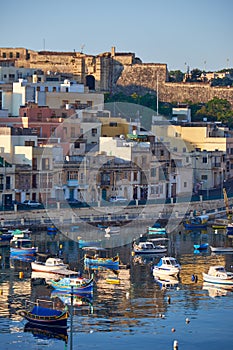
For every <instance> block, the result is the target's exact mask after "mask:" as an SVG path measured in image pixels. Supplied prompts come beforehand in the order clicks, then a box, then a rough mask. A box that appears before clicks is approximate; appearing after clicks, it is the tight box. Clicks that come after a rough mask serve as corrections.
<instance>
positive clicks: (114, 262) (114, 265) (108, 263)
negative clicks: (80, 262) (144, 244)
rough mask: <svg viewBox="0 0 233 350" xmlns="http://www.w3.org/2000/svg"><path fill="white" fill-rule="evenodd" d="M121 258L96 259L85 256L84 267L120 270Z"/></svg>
mask: <svg viewBox="0 0 233 350" xmlns="http://www.w3.org/2000/svg"><path fill="white" fill-rule="evenodd" d="M119 260H120V259H119V256H118V255H116V256H114V257H112V258H101V257H95V256H90V255H88V254H85V256H84V265H86V266H87V267H92V266H94V267H97V268H98V267H105V268H108V269H114V270H118V269H119Z"/></svg>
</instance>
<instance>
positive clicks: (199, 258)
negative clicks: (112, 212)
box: [0, 228, 233, 350]
mask: <svg viewBox="0 0 233 350" xmlns="http://www.w3.org/2000/svg"><path fill="white" fill-rule="evenodd" d="M78 235H79V236H80V237H84V236H85V235H83V232H82V231H79V232H78ZM133 235H134V233H132V235H131V238H130V239H129V242H128V240H127V239H126V238H125V237H123V239H122V237H120V236H118V238H116V237H110V238H108V244H109V246H110V248H109V249H108V253H109V254H110V255H112V256H114V255H116V254H119V256H120V261H121V265H122V266H121V268H120V270H119V271H120V272H119V279H120V284H109V283H107V282H106V278H107V276H109V275H113V272H112V271H95V272H94V280H95V284H94V293H93V297H92V298H86V299H84V298H78V297H75V296H74V300H73V303H72V305H69V301H70V300H67V299H64V298H62V296H61V295H59V294H56V292H55V291H54V290H53V288H52V287H51V286H49V285H48V284H47V283H46V280H45V279H44V278H38V277H36V278H34V276H33V275H32V272H31V264H30V259H28V260H26V261H24V260H18V259H12V258H11V257H10V248H9V247H0V256H1V260H0V262H1V266H0V268H1V270H0V271H1V279H0V292H1V299H0V334H1V346H0V348H1V349H2V350H15V349H17V350H19V349H24V350H26V349H30V350H38V349H47V350H50V349H56V350H59V349H83V350H84V349H85V350H86V349H91V350H93V349H96V350H98V349H108V350H116V349H129V348H132V349H134V350H139V349H140V350H141V349H146V348H147V349H157V350H160V349H161V350H165V349H174V348H176V349H178V348H179V349H183V350H192V349H195V350H196V349H198V350H206V349H207V348H208V349H211V350H215V349H216V350H217V349H220V348H222V349H224V350H225V349H229V350H230V349H232V348H233V339H232V315H233V293H232V291H231V290H226V289H223V288H220V287H216V286H214V285H208V284H206V283H204V282H203V279H202V272H207V271H208V268H209V266H211V265H224V266H226V269H227V270H228V271H233V268H232V265H233V260H232V259H233V254H229V253H228V254H213V253H211V251H210V249H209V248H208V249H207V250H205V251H202V252H199V251H194V248H193V245H194V244H197V243H200V242H206V243H209V245H214V246H219V245H229V246H232V238H231V237H228V236H226V233H225V232H224V231H222V230H219V231H214V230H212V229H210V228H208V230H207V231H185V230H184V229H183V228H180V229H177V230H175V231H174V232H171V233H169V234H168V238H169V244H168V254H169V255H171V256H174V257H176V258H177V259H178V260H179V262H180V264H181V267H182V268H181V274H180V280H179V281H178V282H177V283H175V284H173V283H172V281H171V283H170V284H169V281H167V282H166V283H163V285H162V284H161V283H159V281H155V280H154V277H153V275H152V267H153V264H154V263H156V262H157V261H158V259H159V256H156V255H154V256H143V257H141V258H140V257H138V256H134V255H133V254H132V241H131V240H132V237H133ZM76 236H77V235H76ZM31 237H32V240H33V243H34V244H35V245H36V246H37V247H38V250H39V252H40V253H41V256H43V254H50V255H60V256H61V257H62V258H63V260H64V262H66V263H68V264H69V267H70V268H71V269H73V270H76V271H80V273H82V274H83V275H85V274H86V273H89V272H86V270H85V269H84V266H83V257H84V251H83V249H81V248H80V247H79V243H78V242H77V241H73V240H72V239H69V238H68V237H67V236H66V235H63V234H56V235H55V236H53V235H48V234H47V232H37V233H36V234H33V233H32V236H31ZM127 237H128V236H127ZM111 240H113V241H114V244H112V245H111V244H110V241H111ZM117 242H118V243H117ZM194 277H195V278H194ZM165 284H166V285H165ZM37 298H40V299H48V300H53V301H54V302H55V303H56V305H58V306H62V305H65V304H67V307H68V308H69V310H70V317H69V320H68V326H69V328H68V332H67V334H66V335H64V334H59V332H58V333H53V332H49V331H47V332H42V331H41V332H39V331H38V330H35V329H30V328H29V329H27V325H26V324H27V322H26V320H25V319H23V318H22V317H21V316H20V315H19V314H18V312H19V310H22V309H23V308H24V306H25V300H31V301H35V300H36V299H37Z"/></svg>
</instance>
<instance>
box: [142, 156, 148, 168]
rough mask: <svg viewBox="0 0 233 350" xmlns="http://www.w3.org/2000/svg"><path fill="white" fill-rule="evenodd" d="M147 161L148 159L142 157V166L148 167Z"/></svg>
mask: <svg viewBox="0 0 233 350" xmlns="http://www.w3.org/2000/svg"><path fill="white" fill-rule="evenodd" d="M146 160H147V158H146V157H142V166H146Z"/></svg>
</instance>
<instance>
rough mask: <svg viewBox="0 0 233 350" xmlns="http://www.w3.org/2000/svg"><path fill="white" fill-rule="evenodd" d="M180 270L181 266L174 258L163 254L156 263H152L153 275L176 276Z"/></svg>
mask: <svg viewBox="0 0 233 350" xmlns="http://www.w3.org/2000/svg"><path fill="white" fill-rule="evenodd" d="M180 270H181V266H180V264H179V262H178V261H177V260H176V259H175V258H173V257H171V256H164V257H162V258H161V259H160V260H159V262H158V264H156V265H154V267H153V276H154V277H158V276H161V275H165V276H178V275H179V273H180Z"/></svg>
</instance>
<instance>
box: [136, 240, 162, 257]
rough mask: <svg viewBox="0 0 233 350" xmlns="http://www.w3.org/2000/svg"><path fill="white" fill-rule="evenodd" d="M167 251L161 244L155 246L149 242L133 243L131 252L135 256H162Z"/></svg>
mask: <svg viewBox="0 0 233 350" xmlns="http://www.w3.org/2000/svg"><path fill="white" fill-rule="evenodd" d="M166 251H167V247H166V246H165V245H162V244H157V245H155V244H154V243H153V242H151V241H146V242H139V243H138V244H137V243H134V245H133V252H134V253H135V254H159V253H160V254H163V253H165V252H166Z"/></svg>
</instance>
